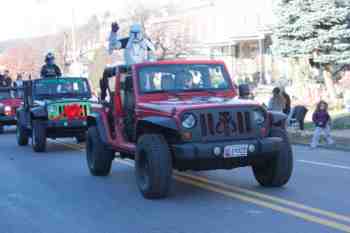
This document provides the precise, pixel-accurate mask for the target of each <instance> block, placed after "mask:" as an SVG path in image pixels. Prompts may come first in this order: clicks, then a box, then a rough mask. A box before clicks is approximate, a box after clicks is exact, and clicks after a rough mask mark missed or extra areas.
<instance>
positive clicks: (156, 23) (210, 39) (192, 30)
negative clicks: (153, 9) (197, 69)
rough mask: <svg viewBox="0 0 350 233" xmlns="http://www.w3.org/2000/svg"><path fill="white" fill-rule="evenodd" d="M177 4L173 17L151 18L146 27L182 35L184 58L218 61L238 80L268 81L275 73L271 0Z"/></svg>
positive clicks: (222, 0)
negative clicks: (187, 48)
mask: <svg viewBox="0 0 350 233" xmlns="http://www.w3.org/2000/svg"><path fill="white" fill-rule="evenodd" d="M180 5H181V6H182V7H181V8H179V9H177V13H176V15H172V16H167V15H165V16H163V17H158V18H155V19H152V20H151V21H150V23H149V25H148V28H149V29H152V28H153V29H154V28H162V27H161V26H160V25H163V26H166V27H164V28H165V30H169V29H170V28H171V30H172V32H169V34H170V33H174V31H177V32H178V33H180V35H184V36H183V37H186V39H183V41H182V43H185V44H186V45H183V47H186V46H189V47H191V48H192V49H191V51H190V52H189V53H188V56H187V57H191V58H211V59H221V60H224V61H225V62H226V65H227V67H228V69H229V70H230V72H231V74H233V75H235V76H236V77H237V78H238V79H239V80H243V81H252V82H253V81H255V83H256V82H260V83H265V82H267V83H269V82H270V80H271V77H272V75H273V73H274V68H273V65H272V64H273V62H272V56H271V52H270V51H271V49H270V46H271V44H272V40H271V35H272V30H271V25H272V23H273V14H272V0H264V1H257V0H246V1H244V2H239V4H238V3H237V2H235V1H224V0H215V1H213V0H201V1H192V2H191V3H188V2H185V1H184V3H183V4H180ZM163 31H164V30H163ZM163 33H164V32H163ZM151 34H152V33H151ZM175 41H176V40H175ZM172 42H174V40H172ZM177 47H179V46H177Z"/></svg>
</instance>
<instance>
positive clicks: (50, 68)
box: [40, 53, 62, 78]
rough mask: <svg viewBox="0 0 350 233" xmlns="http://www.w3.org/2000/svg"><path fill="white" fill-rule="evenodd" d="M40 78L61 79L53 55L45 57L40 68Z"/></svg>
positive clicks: (60, 73) (59, 70)
mask: <svg viewBox="0 0 350 233" xmlns="http://www.w3.org/2000/svg"><path fill="white" fill-rule="evenodd" d="M40 75H41V78H55V77H61V76H62V72H61V69H60V68H59V67H58V66H57V65H56V63H55V55H54V54H53V53H48V54H47V55H46V57H45V65H43V66H42V68H41V71H40Z"/></svg>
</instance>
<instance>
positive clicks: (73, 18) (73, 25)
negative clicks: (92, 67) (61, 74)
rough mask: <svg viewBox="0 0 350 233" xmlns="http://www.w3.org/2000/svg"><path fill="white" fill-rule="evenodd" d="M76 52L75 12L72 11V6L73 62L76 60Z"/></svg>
mask: <svg viewBox="0 0 350 233" xmlns="http://www.w3.org/2000/svg"><path fill="white" fill-rule="evenodd" d="M76 54H77V44H76V37H75V12H74V8H72V60H73V63H74V62H75V61H76Z"/></svg>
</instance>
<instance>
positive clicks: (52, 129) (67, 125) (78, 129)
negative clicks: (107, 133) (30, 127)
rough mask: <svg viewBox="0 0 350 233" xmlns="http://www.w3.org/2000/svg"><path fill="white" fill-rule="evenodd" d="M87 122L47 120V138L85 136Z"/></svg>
mask: <svg viewBox="0 0 350 233" xmlns="http://www.w3.org/2000/svg"><path fill="white" fill-rule="evenodd" d="M86 130H87V122H86V121H85V120H55V121H54V120H49V121H48V122H47V127H46V134H47V135H48V137H54V138H56V137H75V136H79V135H81V134H85V131H86Z"/></svg>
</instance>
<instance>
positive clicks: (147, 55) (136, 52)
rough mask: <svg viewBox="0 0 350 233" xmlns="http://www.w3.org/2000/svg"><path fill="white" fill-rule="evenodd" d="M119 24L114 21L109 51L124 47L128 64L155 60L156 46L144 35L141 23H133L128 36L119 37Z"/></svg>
mask: <svg viewBox="0 0 350 233" xmlns="http://www.w3.org/2000/svg"><path fill="white" fill-rule="evenodd" d="M118 30H119V25H118V23H112V31H111V33H110V36H109V48H108V50H109V53H110V54H112V53H113V51H114V50H117V49H124V59H125V63H126V65H132V64H136V63H142V62H145V61H155V57H154V51H155V47H154V45H153V44H152V42H151V41H150V40H148V39H147V38H145V37H144V35H143V31H142V27H141V25H140V24H133V25H132V26H131V27H130V34H129V37H128V38H122V39H120V38H119V37H118Z"/></svg>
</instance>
